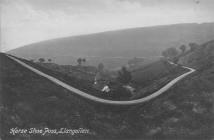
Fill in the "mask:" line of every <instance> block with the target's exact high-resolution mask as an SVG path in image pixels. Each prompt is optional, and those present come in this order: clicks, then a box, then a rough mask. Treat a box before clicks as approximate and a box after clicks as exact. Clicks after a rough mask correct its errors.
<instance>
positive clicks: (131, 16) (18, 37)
mask: <svg viewBox="0 0 214 140" xmlns="http://www.w3.org/2000/svg"><path fill="white" fill-rule="evenodd" d="M0 2H1V50H2V51H6V50H10V49H13V48H16V47H19V46H22V45H25V44H29V43H33V42H37V41H41V40H46V39H51V38H58V37H64V36H71V35H79V34H88V33H94V32H102V31H107V30H116V29H123V28H132V27H144V26H153V25H164V24H175V23H193V22H197V23H202V22H213V21H214V16H213V15H214V0H0Z"/></svg>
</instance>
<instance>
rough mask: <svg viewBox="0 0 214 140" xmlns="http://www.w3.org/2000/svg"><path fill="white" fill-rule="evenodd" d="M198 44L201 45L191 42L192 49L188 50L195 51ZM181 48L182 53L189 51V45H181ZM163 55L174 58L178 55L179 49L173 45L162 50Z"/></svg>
mask: <svg viewBox="0 0 214 140" xmlns="http://www.w3.org/2000/svg"><path fill="white" fill-rule="evenodd" d="M198 46H199V45H198V44H196V43H189V48H190V49H189V50H188V51H193V50H195V49H196V48H197V47H198ZM179 49H180V51H181V53H185V52H187V49H188V47H187V46H186V45H181V46H180V47H179ZM162 55H163V56H164V57H166V58H168V59H172V58H174V57H176V56H178V55H179V51H178V50H177V49H176V48H175V47H171V48H168V49H166V50H164V51H163V52H162Z"/></svg>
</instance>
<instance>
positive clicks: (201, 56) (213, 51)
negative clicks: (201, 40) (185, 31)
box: [179, 40, 214, 69]
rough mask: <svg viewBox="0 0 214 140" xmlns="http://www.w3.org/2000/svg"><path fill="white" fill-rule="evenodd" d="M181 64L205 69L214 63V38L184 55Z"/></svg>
mask: <svg viewBox="0 0 214 140" xmlns="http://www.w3.org/2000/svg"><path fill="white" fill-rule="evenodd" d="M179 63H180V64H183V65H187V66H191V67H194V68H196V69H205V68H209V67H211V66H213V65H214V40H212V41H209V42H207V43H205V44H202V45H201V46H199V47H197V48H195V50H194V51H191V52H189V53H187V54H186V55H184V56H182V57H181V58H180V60H179Z"/></svg>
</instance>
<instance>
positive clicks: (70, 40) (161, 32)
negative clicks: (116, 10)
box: [8, 23, 214, 68]
mask: <svg viewBox="0 0 214 140" xmlns="http://www.w3.org/2000/svg"><path fill="white" fill-rule="evenodd" d="M213 38H214V24H213V23H204V24H176V25H165V26H154V27H144V28H134V29H126V30H118V31H109V32H103V33H96V34H89V35H81V36H72V37H66V38H59V39H53V40H47V41H43V42H38V43H33V44H29V45H26V46H23V47H21V48H18V49H15V50H11V51H9V52H8V53H11V54H13V55H15V56H19V57H23V58H33V59H38V58H40V57H44V58H51V59H52V60H54V61H55V62H56V63H59V64H74V63H76V59H77V58H78V57H86V58H87V63H88V64H89V65H97V64H98V63H99V62H105V63H106V65H107V66H108V65H109V67H111V68H112V67H117V66H118V65H124V64H125V63H127V61H128V59H130V58H133V57H152V56H160V55H161V51H162V50H164V49H166V48H168V47H172V46H179V45H181V44H186V43H189V42H196V43H199V44H200V43H203V42H206V41H209V40H211V39H213ZM113 64H114V65H113Z"/></svg>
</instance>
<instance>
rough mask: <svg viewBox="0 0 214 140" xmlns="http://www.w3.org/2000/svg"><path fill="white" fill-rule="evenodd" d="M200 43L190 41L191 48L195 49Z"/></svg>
mask: <svg viewBox="0 0 214 140" xmlns="http://www.w3.org/2000/svg"><path fill="white" fill-rule="evenodd" d="M198 46H199V45H198V44H197V43H189V47H190V50H191V51H193V50H195V49H196V48H197V47H198Z"/></svg>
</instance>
